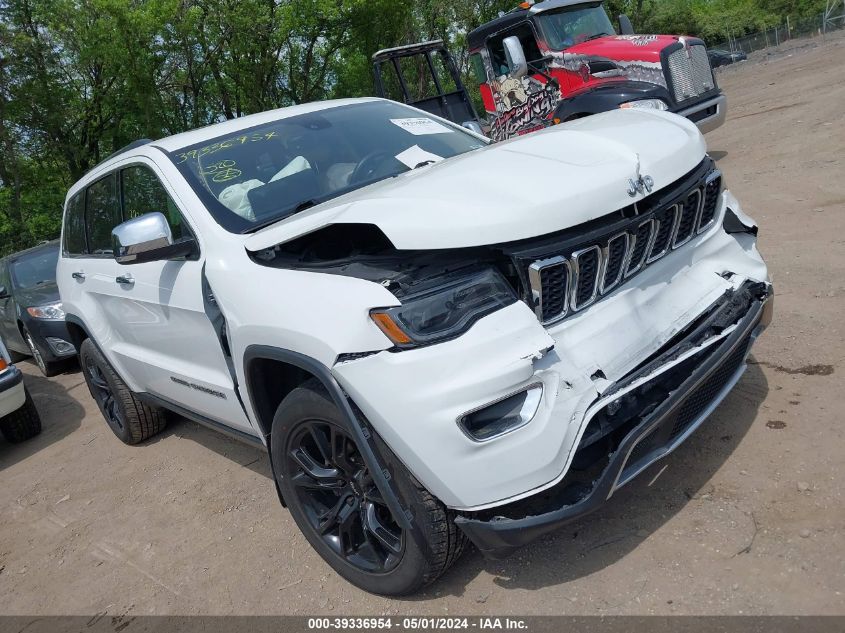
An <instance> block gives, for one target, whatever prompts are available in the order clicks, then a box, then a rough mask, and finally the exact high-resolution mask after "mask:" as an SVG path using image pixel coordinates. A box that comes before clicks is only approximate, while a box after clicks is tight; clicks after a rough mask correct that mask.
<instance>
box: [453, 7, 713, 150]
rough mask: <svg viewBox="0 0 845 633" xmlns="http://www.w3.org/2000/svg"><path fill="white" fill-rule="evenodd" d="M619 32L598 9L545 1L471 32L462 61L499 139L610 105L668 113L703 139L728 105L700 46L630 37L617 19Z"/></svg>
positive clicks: (623, 20) (684, 40)
mask: <svg viewBox="0 0 845 633" xmlns="http://www.w3.org/2000/svg"><path fill="white" fill-rule="evenodd" d="M619 22H620V30H621V31H622V34H621V35H620V34H617V33H616V30H615V29H614V27H613V25H612V24H611V21H610V18H609V17H608V15H607V13H606V12H605V10H604V7H603V6H602V3H601V2H584V0H546V1H545V2H538V3H536V4H535V3H533V2H523V3H522V4H521V5H520V6H519V7H518V8H517V9H515V10H513V11H511V12H509V13H506V14H504V15H501V16H499V17H498V18H496V19H495V20H492V21H490V22H488V23H487V24H483V25H482V26H480V27H478V28H477V29H475V30H473V31H471V32H470V33H469V34H468V36H467V46H468V49H469V53H470V61H471V63H472V67H473V70H474V72H475V76H476V80H477V82H478V85H479V89H480V90H481V96H482V98H483V100H484V109H485V110H486V111H487V116H488V118H489V120H490V124H491V125H490V136H491V137H492V138H494V139H496V140H501V139H504V138H508V137H510V136H514V135H516V134H524V133H526V132H530V131H533V130H535V129H539V128H541V127H545V126H546V125H548V124H549V123H550V122H555V123H558V122H563V121H567V120H571V119H573V118H578V117H582V116H585V115H589V114H595V113H597V112H604V111H606V110H611V109H615V108H620V107H622V108H635V107H645V108H657V109H660V110H670V111H672V112H676V113H677V114H680V115H681V116H685V117H687V118H688V119H690V120H692V121H694V122H695V123H696V124H697V125H698V126H699V128H700V129H701V130H702V131H703V132H707V131H709V130H712V129H714V128H716V127H718V126H719V125H721V124H722V123H723V122H724V119H725V112H726V99H725V96H724V95H723V94H722V93H721V91H720V90H719V87H718V85H717V84H716V79H715V77H714V76H713V70H712V69H711V67H710V61H709V59H708V57H707V50H706V48H705V46H704V42H702V41H701V40H700V39H697V38H693V37H680V36H674V35H634V34H633V33H632V32H633V29H632V28H631V23H630V21H629V20H628V18H627V17H625V16H620V20H619Z"/></svg>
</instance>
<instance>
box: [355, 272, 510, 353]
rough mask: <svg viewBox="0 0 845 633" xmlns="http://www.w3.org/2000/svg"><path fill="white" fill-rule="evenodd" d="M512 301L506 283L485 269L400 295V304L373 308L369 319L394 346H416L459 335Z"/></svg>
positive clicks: (499, 275)
mask: <svg viewBox="0 0 845 633" xmlns="http://www.w3.org/2000/svg"><path fill="white" fill-rule="evenodd" d="M515 301H516V296H515V295H514V292H513V290H512V289H511V287H510V285H509V284H508V282H507V281H505V279H504V278H503V277H502V275H501V274H499V273H498V272H497V271H495V270H493V269H489V270H484V271H481V272H476V273H473V274H471V275H466V276H461V277H458V278H453V279H450V280H448V281H444V282H442V283H440V284H439V285H437V286H435V287H430V288H427V289H426V290H423V291H421V292H418V293H415V294H413V295H410V296H407V297H403V298H402V305H401V306H397V307H395V308H385V309H383V310H373V311H372V312H370V318H372V320H373V321H374V322H375V324H376V325H377V326H378V327H379V328H380V329H381V331H382V332H384V333H385V335H386V336H387V338H389V339H390V340H391V341H393V343H394V344H395V345H396V346H397V347H401V348H408V347H418V346H420V345H429V344H431V343H436V342H438V341H443V340H446V339H449V338H454V337H456V336H459V335H460V334H462V333H464V332H466V331H467V330H468V329H469V328H470V327H471V326H472V324H473V323H475V322H476V321H478V319H480V318H482V317H484V316H486V315H488V314H490V313H491V312H495V311H496V310H499V309H501V308H504V307H505V306H507V305H510V304H511V303H514V302H515Z"/></svg>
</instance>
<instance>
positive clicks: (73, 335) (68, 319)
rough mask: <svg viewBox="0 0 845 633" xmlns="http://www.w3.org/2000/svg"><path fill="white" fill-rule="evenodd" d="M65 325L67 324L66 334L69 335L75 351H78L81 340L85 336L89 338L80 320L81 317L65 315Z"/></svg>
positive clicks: (85, 327) (86, 329)
mask: <svg viewBox="0 0 845 633" xmlns="http://www.w3.org/2000/svg"><path fill="white" fill-rule="evenodd" d="M65 325H66V326H67V331H68V335H69V336H70V342H71V343H73V346H74V347H75V348H76V350H77V351H79V347H80V346H81V345H82V341H84V340H85V339H87V338H91V335H90V334H89V333H88V328H87V326H86V325H85V323H83V322H82V319H80V318H79V317H78V316H76V315H74V314H67V315H65ZM92 340H93V339H92ZM95 343H96V341H95Z"/></svg>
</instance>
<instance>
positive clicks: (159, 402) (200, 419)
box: [135, 392, 265, 449]
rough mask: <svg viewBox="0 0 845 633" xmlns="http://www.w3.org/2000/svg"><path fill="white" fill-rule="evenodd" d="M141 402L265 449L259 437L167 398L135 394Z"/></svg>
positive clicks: (148, 394) (145, 393) (149, 394)
mask: <svg viewBox="0 0 845 633" xmlns="http://www.w3.org/2000/svg"><path fill="white" fill-rule="evenodd" d="M135 395H136V396H137V397H138V399H139V400H141V401H142V402H144V403H146V404H149V405H151V406H154V407H161V408H163V409H167V410H168V411H172V412H173V413H176V414H177V415H181V416H182V417H183V418H188V419H189V420H193V421H194V422H196V423H198V424H202V425H203V426H207V427H208V428H210V429H214V430H215V431H220V432H221V433H223V434H225V435H228V436H229V437H232V438H234V439H236V440H240V441H241V442H244V443H245V444H249V445H250V446H254V447H256V448H261V449H264V448H265V446H264V442H262V441H261V438H260V437H258V436H257V435H252V434H250V433H246V432H245V431H241V430H239V429H236V428H234V427H231V426H229V425H227V424H223V423H222V422H218V421H217V420H212V419H211V418H207V417H205V416H204V415H200V414H199V413H196V412H195V411H191V410H190V409H186V408H185V407H183V406H181V405H179V404H176V403H175V402H171V401H170V400H166V399H165V398H161V397H159V396H154V395H152V394H151V393H147V392H142V393H136V394H135Z"/></svg>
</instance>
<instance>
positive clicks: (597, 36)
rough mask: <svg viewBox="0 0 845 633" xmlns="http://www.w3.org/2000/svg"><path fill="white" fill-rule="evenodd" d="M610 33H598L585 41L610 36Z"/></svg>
mask: <svg viewBox="0 0 845 633" xmlns="http://www.w3.org/2000/svg"><path fill="white" fill-rule="evenodd" d="M608 35H610V33H596V34H595V35H591V36H590V37H588V38H587V39H585V40H584V41H585V42H589V41H590V40H597V39H599V38H600V37H606V36H608Z"/></svg>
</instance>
